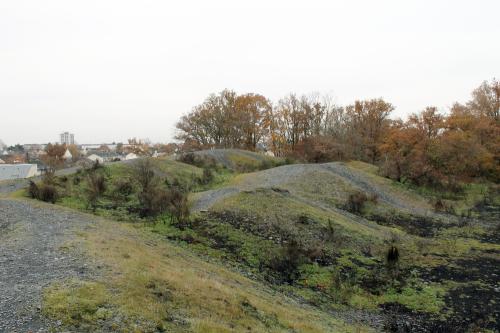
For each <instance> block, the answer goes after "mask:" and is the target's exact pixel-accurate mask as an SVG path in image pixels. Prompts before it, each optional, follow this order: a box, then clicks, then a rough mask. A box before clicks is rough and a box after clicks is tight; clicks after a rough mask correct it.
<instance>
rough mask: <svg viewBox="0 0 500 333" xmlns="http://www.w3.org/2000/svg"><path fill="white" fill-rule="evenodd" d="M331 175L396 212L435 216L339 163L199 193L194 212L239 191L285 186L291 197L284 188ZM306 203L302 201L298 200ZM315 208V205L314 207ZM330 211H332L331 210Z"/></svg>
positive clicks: (255, 176) (288, 169)
mask: <svg viewBox="0 0 500 333" xmlns="http://www.w3.org/2000/svg"><path fill="white" fill-rule="evenodd" d="M325 171H326V172H330V173H332V175H334V176H338V177H341V178H342V179H343V180H344V181H345V182H347V183H348V184H350V185H351V186H353V187H354V188H357V189H359V190H361V191H363V192H366V193H373V194H376V195H377V196H378V199H379V200H380V201H381V202H384V203H386V204H388V205H390V206H392V207H394V208H395V209H398V210H404V211H408V212H411V213H412V214H414V215H420V216H429V215H434V213H433V212H432V211H430V210H429V209H427V208H423V207H421V206H418V205H414V204H412V202H411V201H410V200H405V197H404V196H402V194H401V193H396V192H395V191H393V190H391V189H390V188H388V187H386V186H383V185H381V184H376V183H375V182H374V181H373V180H371V179H370V178H369V177H367V176H366V175H364V174H363V173H362V172H361V171H358V170H355V169H352V168H349V167H347V166H346V165H345V164H344V163H341V162H332V163H325V164H292V165H284V166H280V167H277V168H272V169H268V170H264V171H259V172H256V173H252V174H248V175H245V176H243V178H242V179H241V180H240V181H239V182H238V183H237V184H235V185H230V186H228V187H224V188H221V189H217V190H211V191H206V192H202V193H199V194H197V195H196V197H195V202H194V205H193V210H194V211H202V210H207V209H209V208H210V207H211V206H213V205H214V204H216V203H217V202H219V201H221V200H223V199H225V198H227V197H228V196H231V195H233V194H236V193H238V192H241V191H252V190H255V189H257V188H271V187H278V186H284V188H286V189H287V190H289V191H290V193H291V194H292V195H294V196H295V197H298V194H296V193H293V189H291V188H287V187H286V184H287V183H289V182H292V181H296V180H297V179H300V178H301V177H307V175H308V174H310V173H312V172H322V173H324V172H325ZM299 199H300V200H305V199H304V198H299ZM315 204H318V203H315ZM330 208H332V207H330Z"/></svg>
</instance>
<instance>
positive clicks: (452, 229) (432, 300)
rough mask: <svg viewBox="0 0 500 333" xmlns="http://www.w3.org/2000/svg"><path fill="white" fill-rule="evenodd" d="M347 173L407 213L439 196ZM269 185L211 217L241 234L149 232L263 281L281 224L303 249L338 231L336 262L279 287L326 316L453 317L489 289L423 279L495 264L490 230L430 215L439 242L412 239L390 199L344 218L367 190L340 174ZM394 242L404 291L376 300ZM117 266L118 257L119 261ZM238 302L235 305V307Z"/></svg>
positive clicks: (174, 173)
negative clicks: (394, 313) (343, 312)
mask: <svg viewBox="0 0 500 333" xmlns="http://www.w3.org/2000/svg"><path fill="white" fill-rule="evenodd" d="M229 155H230V154H229ZM158 163H159V168H161V169H162V170H164V172H165V175H167V176H169V177H170V178H172V177H175V178H179V179H182V180H184V181H186V182H189V181H191V180H192V178H193V177H199V176H200V175H201V173H202V170H201V169H199V168H196V167H192V166H188V165H186V164H182V163H178V162H175V161H162V162H158ZM346 166H347V168H348V169H349V170H352V172H355V173H356V174H359V175H360V176H361V177H363V179H365V180H366V181H368V182H369V183H370V184H373V186H375V187H376V188H378V189H383V190H384V191H385V193H388V195H390V196H393V197H396V198H397V199H400V200H401V201H403V202H404V203H405V205H408V206H409V207H415V209H418V210H419V211H427V210H429V211H432V207H431V205H430V204H429V199H432V198H433V197H434V196H435V195H437V193H433V192H429V191H425V190H422V189H416V188H410V187H407V186H403V185H401V184H398V183H395V182H392V181H390V180H387V179H385V178H382V177H379V176H378V175H377V169H376V167H374V166H372V165H369V164H366V163H361V162H350V163H347V164H346ZM109 172H110V177H111V179H116V178H120V177H126V176H127V174H128V172H127V171H126V167H123V166H118V167H117V168H114V167H112V168H111V169H110V171H109ZM262 174H263V173H260V172H257V173H251V174H244V175H236V174H234V173H231V172H229V171H226V170H222V171H220V172H219V173H217V174H216V177H215V181H214V182H213V183H211V184H209V185H207V186H198V185H197V186H195V188H194V190H195V191H202V190H204V189H208V188H224V187H225V186H229V187H231V186H236V187H238V186H243V187H245V186H246V187H248V184H249V183H251V182H253V181H254V180H255V179H259V178H261V175H262ZM263 184H264V185H262V184H261V185H262V186H261V185H259V186H260V187H259V186H258V187H257V188H254V189H250V190H246V191H243V192H240V193H239V194H236V195H232V196H230V197H229V198H226V199H225V200H222V201H220V202H219V203H217V204H216V205H215V206H214V207H213V208H212V209H211V211H212V212H214V213H220V214H224V213H228V212H229V213H231V214H235V216H236V219H237V220H238V223H240V222H241V221H242V222H241V223H240V225H237V226H235V225H234V224H232V222H234V221H229V222H228V221H225V220H221V219H219V218H215V219H214V218H208V219H207V218H206V217H202V219H203V223H201V224H200V223H197V224H192V225H190V226H187V227H186V228H181V229H179V228H177V227H175V226H173V225H170V224H168V223H167V224H156V225H155V226H153V227H151V228H150V229H151V230H152V231H154V232H155V233H158V234H160V235H162V236H166V237H167V238H169V239H173V240H176V241H180V243H179V244H181V245H182V247H186V248H189V249H190V250H194V251H195V252H196V253H199V254H206V255H208V257H209V258H215V259H216V261H215V262H216V263H219V265H220V263H221V262H226V263H231V265H233V264H234V265H241V269H243V270H244V271H248V272H250V273H251V274H252V275H253V276H254V277H256V278H257V279H258V280H260V277H259V274H260V268H259V266H260V265H261V263H262V261H261V260H262V258H263V257H265V256H269V255H271V256H273V255H278V253H279V246H278V245H277V244H276V241H275V240H276V237H275V236H276V235H274V234H268V233H266V232H264V233H263V232H262V230H271V229H273V228H274V226H275V225H279V226H280V227H281V228H284V229H289V230H293V231H294V232H298V234H300V235H301V238H302V241H304V242H307V243H309V244H316V243H321V242H323V241H321V240H318V234H321V233H324V231H325V230H326V229H325V228H327V227H328V224H329V223H333V226H334V228H335V233H336V240H334V243H332V244H326V247H327V248H328V249H329V250H331V251H333V253H334V257H335V258H336V259H335V262H334V263H333V264H331V265H326V266H325V265H318V264H316V263H306V264H304V265H302V266H301V268H300V277H299V279H298V280H297V281H296V283H295V284H294V285H293V286H288V285H284V286H280V287H279V288H277V289H281V290H283V291H286V292H287V293H292V294H293V295H297V296H300V297H303V298H304V299H305V300H307V301H308V302H310V303H312V304H315V305H318V306H320V307H322V308H325V307H326V308H330V307H334V308H337V307H338V306H341V307H345V306H347V307H357V308H362V309H369V310H376V308H377V306H378V304H383V303H388V302H397V303H400V304H403V305H405V306H407V307H409V308H410V309H413V310H415V311H420V312H423V313H430V314H438V313H441V315H444V314H446V313H448V314H450V313H451V312H452V311H457V310H456V309H454V308H453V307H450V304H447V303H446V302H445V301H446V295H447V293H451V292H453V291H454V290H458V288H464V287H466V286H472V285H476V284H477V283H482V282H481V281H478V280H474V279H472V278H470V279H469V278H465V280H464V279H462V280H463V281H461V282H458V283H457V282H456V281H451V280H450V279H454V278H453V277H449V278H446V277H445V278H443V279H441V280H435V279H434V280H433V279H427V278H426V277H424V275H425V274H424V273H425V272H428V271H432V270H433V269H441V268H442V267H456V268H457V269H459V270H460V269H463V268H462V267H461V266H460V265H459V264H458V263H459V262H460V261H461V260H477V259H479V260H483V259H484V258H485V257H486V256H487V257H488V258H492V260H498V259H499V258H498V253H499V251H500V245H499V244H498V243H497V242H495V241H490V240H485V239H484V236H486V235H488V233H490V232H491V230H489V229H488V228H486V227H485V226H484V225H480V224H472V223H466V224H464V225H448V224H444V227H441V225H440V224H441V223H442V222H443V221H441V220H440V218H439V219H436V220H433V219H432V216H431V220H432V222H433V223H437V226H436V225H433V230H434V229H435V230H434V231H435V232H434V233H433V235H432V236H426V237H422V236H419V235H418V234H414V233H412V232H410V231H411V229H410V231H409V229H408V228H407V226H405V225H404V223H406V222H407V220H409V219H410V218H411V216H410V215H411V214H410V213H409V211H408V210H407V209H398V207H397V206H394V205H391V204H390V203H387V202H384V201H378V202H375V203H368V204H367V205H366V207H365V208H364V209H363V212H361V214H359V215H361V216H356V215H353V214H349V213H346V212H345V211H343V210H342V209H341V208H342V206H343V205H344V204H345V202H346V200H347V197H348V196H349V194H350V193H352V192H353V191H356V190H359V189H360V188H359V187H358V185H357V184H355V183H353V182H350V181H348V180H347V179H344V178H343V177H340V176H335V175H332V173H331V172H326V171H324V170H319V171H318V170H316V171H314V172H309V173H307V174H305V175H302V176H301V177H292V178H290V179H287V180H286V181H283V182H281V183H279V184H278V185H273V186H272V187H273V188H271V186H269V187H267V188H266V186H265V182H264V183H263ZM483 186H484V185H473V186H470V187H468V188H467V191H466V193H465V195H464V196H462V197H457V198H454V200H450V202H451V203H453V204H454V205H456V206H457V207H460V209H461V210H465V209H469V208H470V207H472V205H473V204H474V202H475V201H476V200H477V198H479V197H480V194H481V193H483V192H484V188H483ZM70 187H72V186H71V185H70ZM82 190H83V185H79V186H76V187H72V189H71V191H69V193H68V194H69V197H66V198H63V200H62V201H61V202H62V203H63V204H64V205H67V206H70V207H74V208H79V209H85V207H84V205H83V203H82V196H81V194H82ZM98 214H100V215H104V216H111V217H113V218H118V219H120V218H121V217H120V214H118V215H117V212H116V211H111V212H110V211H108V210H105V209H103V210H98ZM304 216H305V217H306V218H307V220H308V221H309V222H308V223H306V224H303V223H301V222H300V220H301V219H303V218H304ZM374 216H379V217H380V216H382V217H383V218H384V219H386V221H378V223H376V222H374V221H372V220H371V219H372V218H373V217H374ZM393 216H398V219H395V220H394V221H390V222H391V223H389V224H387V223H386V222H388V220H389V219H390V217H393ZM446 219H448V217H446ZM452 220H456V219H455V218H453V219H452ZM424 222H425V221H423V220H422V221H421V220H418V219H417V220H416V227H414V228H417V229H419V228H424V227H425V224H424ZM419 223H421V225H420V224H419ZM259 227H261V228H259ZM273 237H274V238H273ZM391 242H393V243H395V244H396V245H397V246H398V247H399V249H400V252H401V260H400V271H401V275H403V279H404V283H403V284H401V283H396V284H389V285H386V286H385V287H384V288H381V289H380V290H377V291H376V292H374V291H373V290H371V289H370V287H369V286H368V287H367V286H366V285H365V284H366V281H371V280H370V279H374V278H375V279H376V278H380V276H377V275H381V276H382V278H383V279H386V278H387V274H386V273H380V272H381V271H384V270H385V268H384V256H385V251H386V249H387V246H388V244H389V243H391ZM162 246H167V245H162ZM118 259H119V258H114V259H113V261H116V260H118ZM214 267H218V268H220V266H214ZM339 274H340V276H341V280H342V281H343V282H341V283H340V284H339V282H338V281H336V276H339ZM346 274H347V275H346ZM422 274H424V275H422ZM433 274H434V273H433ZM127 279H128V278H127ZM133 280H134V278H130V281H133ZM386 282H387V281H385V282H384V281H379V282H378V283H379V284H381V283H382V284H383V283H386ZM112 288H114V287H112ZM488 288H489V287H488ZM280 297H281V296H280ZM250 303H251V304H252V306H250V309H253V306H254V305H255V304H254V303H253V302H250ZM445 303H446V304H445ZM231 304H233V306H234V302H233V303H231ZM245 304H246V303H245ZM244 307H248V305H245V306H244ZM206 311H208V310H206ZM251 312H254V311H253V310H251ZM254 314H255V312H254ZM460 315H464V314H460ZM181 317H182V315H181ZM257 317H258V316H257ZM261 319H262V318H261ZM266 320H267V319H266ZM167 324H168V323H167ZM268 330H269V329H268ZM264 331H265V330H264Z"/></svg>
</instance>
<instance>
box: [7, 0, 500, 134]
mask: <svg viewBox="0 0 500 333" xmlns="http://www.w3.org/2000/svg"><path fill="white" fill-rule="evenodd" d="M499 13H500V1H498V0H491V1H486V0H475V1H472V0H470V1H457V0H454V1H452V0H442V1H438V0H434V1H423V0H420V1H408V0H406V1H401V0H394V1H384V0H382V1H373V0H366V1H347V0H345V1H332V0H330V1H328V0H325V1H315V0H303V1H290V0H288V1H272V0H267V1H264V0H252V1H235V0H232V1H231V0H228V1H206V0H205V1H203V0H200V1H185V0H183V1H145V0H141V1H139V0H137V1H124V0H116V1H106V0H96V1H89V0H85V1H83V0H82V1H70V0H61V1H39V0H33V1H22V0H12V1H9V0H0V139H2V140H3V141H5V142H6V143H7V144H14V143H17V142H20V143H31V142H48V141H56V140H57V139H58V134H59V132H61V131H66V130H68V131H71V132H74V133H75V135H76V140H77V141H78V142H80V143H99V142H111V141H125V140H126V139H127V138H129V137H139V138H146V137H148V138H150V139H151V140H153V141H160V142H166V141H169V140H171V139H172V137H173V134H174V133H175V122H176V121H177V119H178V118H179V117H180V116H181V115H182V114H184V113H186V112H189V111H190V109H191V108H192V106H194V105H195V104H198V103H200V102H201V101H202V100H203V99H204V98H205V97H206V96H207V95H209V94H210V93H212V92H218V91H220V90H222V89H224V88H230V89H234V90H236V91H237V92H240V93H244V92H255V93H260V94H263V95H265V96H267V97H269V98H271V99H272V100H274V101H276V100H277V99H279V98H280V97H282V96H283V95H285V94H286V93H288V92H296V93H298V94H302V93H310V92H315V91H317V92H321V93H330V94H332V95H333V96H334V97H335V98H336V102H337V103H339V104H347V103H351V102H353V101H354V99H364V98H374V97H383V98H384V99H386V100H388V101H389V102H391V103H393V104H394V105H395V106H396V108H397V109H396V112H395V115H398V116H399V115H401V116H403V115H406V114H408V113H412V112H416V111H418V110H420V109H422V108H424V107H425V106H427V105H436V106H438V107H440V108H442V109H443V110H446V108H447V107H449V106H450V105H451V104H452V102H453V101H456V100H458V101H464V100H467V99H468V97H469V95H470V92H471V90H472V89H473V88H475V87H476V86H478V85H479V84H480V83H481V82H482V81H483V80H490V79H492V78H493V77H497V78H498V77H500V42H499V40H500V20H499Z"/></svg>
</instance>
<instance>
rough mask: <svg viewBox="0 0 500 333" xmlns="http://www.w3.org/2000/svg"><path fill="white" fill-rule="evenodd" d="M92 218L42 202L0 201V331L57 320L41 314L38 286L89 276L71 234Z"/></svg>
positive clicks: (42, 327) (33, 328)
mask: <svg viewBox="0 0 500 333" xmlns="http://www.w3.org/2000/svg"><path fill="white" fill-rule="evenodd" d="M93 222H94V221H93V218H92V217H89V216H86V215H83V214H78V213H72V212H70V211H67V210H63V209H60V208H57V207H51V206H49V205H45V204H41V205H39V204H36V203H30V202H26V201H20V200H11V199H0V291H1V292H0V332H6V333H7V332H9V333H10V332H46V331H47V330H48V329H49V328H50V327H57V325H58V323H50V322H48V321H47V320H46V319H45V318H43V317H42V316H41V313H40V305H41V296H42V289H43V288H44V287H45V286H47V285H48V284H50V283H51V282H53V281H56V280H61V279H67V278H76V277H78V278H82V277H88V276H89V275H91V274H92V273H91V268H90V267H89V266H88V264H87V263H86V262H85V260H84V258H83V256H80V255H77V254H75V253H78V250H77V251H75V249H72V251H67V250H68V246H74V244H72V243H71V241H72V239H73V237H74V236H73V235H74V234H75V232H76V231H78V230H83V229H85V227H87V226H89V225H91V224H93Z"/></svg>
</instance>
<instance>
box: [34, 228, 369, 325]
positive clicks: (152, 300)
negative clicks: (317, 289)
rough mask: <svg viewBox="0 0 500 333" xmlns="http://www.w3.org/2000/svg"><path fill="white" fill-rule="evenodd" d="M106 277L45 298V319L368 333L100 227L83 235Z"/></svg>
mask: <svg viewBox="0 0 500 333" xmlns="http://www.w3.org/2000/svg"><path fill="white" fill-rule="evenodd" d="M81 237H82V238H83V239H84V240H85V241H84V244H85V248H86V249H87V253H88V255H89V256H90V258H92V259H93V260H94V261H95V262H96V263H98V264H99V265H103V266H104V268H105V272H104V273H103V276H102V277H101V278H100V279H98V280H97V281H63V282H59V283H56V284H54V285H52V286H51V287H49V288H48V289H46V290H45V297H44V309H43V310H44V312H45V313H46V314H47V315H48V316H49V317H51V318H53V319H56V320H62V322H63V323H64V324H65V325H68V326H70V327H79V328H80V329H83V330H103V331H107V330H115V331H124V332H156V331H164V330H168V331H169V332H170V331H172V332H200V333H201V332H214V333H215V332H217V333H219V332H243V331H252V332H289V331H294V332H354V331H357V332H363V331H365V329H364V328H363V327H361V326H358V327H353V326H349V325H346V324H343V323H342V322H340V321H337V320H335V319H333V318H332V317H330V316H327V315H326V314H324V313H321V312H318V311H317V310H314V309H312V308H311V307H307V306H304V305H300V304H298V303H296V302H295V301H293V300H291V299H289V298H286V297H285V296H283V295H281V294H279V293H275V292H272V291H271V290H270V289H267V288H266V287H264V286H262V285H261V284H258V283H256V282H254V281H251V280H249V279H247V278H244V277H242V276H241V275H239V274H237V273H234V272H231V271H229V270H227V269H224V268H222V267H221V266H218V265H214V264H210V263H207V262H205V261H203V260H200V259H199V258H198V257H196V256H194V255H193V254H191V253H190V252H189V251H185V250H183V249H181V248H179V247H177V246H173V245H171V244H169V243H167V242H165V241H163V240H162V239H160V238H159V237H156V236H154V235H153V234H151V233H145V232H144V231H143V230H138V229H137V228H134V227H132V226H130V225H126V224H119V223H116V222H112V221H102V222H101V223H99V224H98V225H97V226H96V227H95V228H93V229H91V230H89V231H88V232H86V233H85V234H81Z"/></svg>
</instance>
